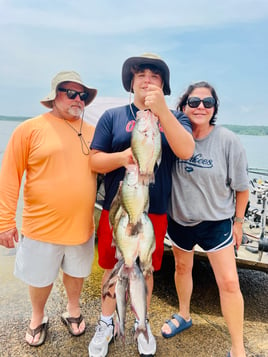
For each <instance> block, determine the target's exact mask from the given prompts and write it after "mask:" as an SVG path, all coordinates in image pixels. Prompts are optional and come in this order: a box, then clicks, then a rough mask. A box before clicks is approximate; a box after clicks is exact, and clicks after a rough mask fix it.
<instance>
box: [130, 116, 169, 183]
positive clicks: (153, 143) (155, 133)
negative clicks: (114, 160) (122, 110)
mask: <svg viewBox="0 0 268 357" xmlns="http://www.w3.org/2000/svg"><path fill="white" fill-rule="evenodd" d="M131 149H132V153H133V156H134V158H135V160H136V161H137V164H138V166H139V171H140V174H141V175H142V176H145V177H146V178H147V180H148V182H153V181H154V167H155V164H156V163H158V164H160V161H161V150H162V149H161V134H160V130H159V127H158V118H157V117H156V116H155V115H154V114H153V113H152V112H151V111H150V110H140V111H138V112H137V117H136V124H135V127H134V129H133V131H132V136H131Z"/></svg>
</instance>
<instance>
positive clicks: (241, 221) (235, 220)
mask: <svg viewBox="0 0 268 357" xmlns="http://www.w3.org/2000/svg"><path fill="white" fill-rule="evenodd" d="M234 222H238V223H244V218H240V217H236V216H235V217H234Z"/></svg>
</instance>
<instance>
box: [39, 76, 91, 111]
mask: <svg viewBox="0 0 268 357" xmlns="http://www.w3.org/2000/svg"><path fill="white" fill-rule="evenodd" d="M64 82H66V81H64ZM64 82H60V83H59V84H58V85H57V87H56V89H53V90H52V91H51V92H50V93H49V94H48V95H47V96H46V97H45V98H43V99H42V100H41V101H40V103H41V104H43V105H44V106H45V107H47V108H50V109H52V108H53V101H54V99H55V98H56V95H57V88H58V87H59V85H60V84H62V83H64ZM68 82H74V83H78V84H80V85H81V86H83V88H84V91H85V92H87V93H88V98H87V99H86V100H85V107H86V106H87V105H89V104H90V103H91V102H92V101H93V100H94V99H95V97H96V95H97V92H98V91H97V89H95V88H90V87H87V86H85V85H84V84H82V83H81V82H79V81H75V80H70V81H68Z"/></svg>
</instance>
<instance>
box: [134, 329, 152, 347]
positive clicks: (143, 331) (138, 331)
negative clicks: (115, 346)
mask: <svg viewBox="0 0 268 357" xmlns="http://www.w3.org/2000/svg"><path fill="white" fill-rule="evenodd" d="M140 333H143V335H144V337H145V339H146V341H147V343H149V335H148V331H147V328H146V327H145V329H144V328H140V327H137V328H136V331H135V334H134V339H135V340H137V338H138V336H139V334H140Z"/></svg>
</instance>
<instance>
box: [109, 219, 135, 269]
mask: <svg viewBox="0 0 268 357" xmlns="http://www.w3.org/2000/svg"><path fill="white" fill-rule="evenodd" d="M131 227H132V226H131V225H129V216H128V214H127V213H125V212H123V213H122V215H121V217H120V218H119V221H118V224H117V226H116V229H114V231H113V240H114V244H115V246H116V249H117V251H119V252H120V255H121V256H122V258H123V259H124V261H125V264H126V265H127V266H128V267H131V266H132V265H133V264H134V262H135V261H136V259H137V257H138V248H139V239H138V237H139V236H138V234H136V233H134V234H133V233H132V228H131ZM117 258H118V253H117Z"/></svg>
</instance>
